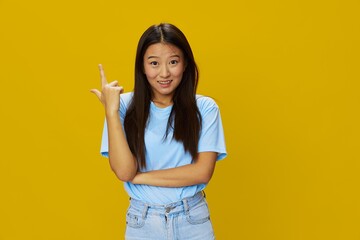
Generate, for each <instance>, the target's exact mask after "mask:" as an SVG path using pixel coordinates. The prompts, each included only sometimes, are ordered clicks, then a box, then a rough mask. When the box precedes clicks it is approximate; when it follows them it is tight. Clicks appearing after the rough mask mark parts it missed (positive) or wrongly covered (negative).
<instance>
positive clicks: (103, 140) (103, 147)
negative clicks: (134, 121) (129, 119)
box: [100, 95, 127, 157]
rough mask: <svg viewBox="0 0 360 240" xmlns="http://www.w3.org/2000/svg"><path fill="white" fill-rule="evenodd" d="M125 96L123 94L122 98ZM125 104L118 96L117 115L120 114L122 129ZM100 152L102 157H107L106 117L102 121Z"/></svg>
mask: <svg viewBox="0 0 360 240" xmlns="http://www.w3.org/2000/svg"><path fill="white" fill-rule="evenodd" d="M125 97H126V95H124V98H125ZM126 105H127V104H126V103H125V101H124V100H123V98H120V109H119V115H120V121H121V125H122V127H123V129H124V119H125V115H126V110H127V106H126ZM100 154H101V155H102V156H103V157H109V138H108V129H107V123H106V119H105V121H104V128H103V132H102V138H101V147H100Z"/></svg>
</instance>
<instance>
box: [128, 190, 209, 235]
mask: <svg viewBox="0 0 360 240" xmlns="http://www.w3.org/2000/svg"><path fill="white" fill-rule="evenodd" d="M125 239H126V240H143V239H154V240H210V239H215V236H214V231H213V228H212V224H211V221H210V214H209V209H208V206H207V203H206V200H205V198H204V196H203V195H202V193H201V192H199V193H197V194H196V195H195V196H193V197H190V198H185V199H183V200H182V201H179V202H175V203H171V204H168V205H151V204H150V205H149V204H146V203H143V202H141V201H139V200H135V199H131V200H130V207H129V209H128V211H127V214H126V233H125Z"/></svg>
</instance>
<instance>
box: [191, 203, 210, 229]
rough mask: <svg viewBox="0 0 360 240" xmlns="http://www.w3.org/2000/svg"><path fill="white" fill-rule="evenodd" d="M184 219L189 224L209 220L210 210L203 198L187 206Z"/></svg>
mask: <svg viewBox="0 0 360 240" xmlns="http://www.w3.org/2000/svg"><path fill="white" fill-rule="evenodd" d="M186 220H187V221H188V222H189V223H190V224H202V223H205V222H207V221H209V220H210V212H209V208H208V205H207V203H206V201H205V200H202V201H201V202H200V203H198V204H196V205H195V206H193V207H191V208H189V211H188V212H187V213H186Z"/></svg>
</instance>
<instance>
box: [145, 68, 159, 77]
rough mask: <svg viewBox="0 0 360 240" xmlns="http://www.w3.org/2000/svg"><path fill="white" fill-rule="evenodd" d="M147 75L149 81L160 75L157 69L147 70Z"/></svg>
mask: <svg viewBox="0 0 360 240" xmlns="http://www.w3.org/2000/svg"><path fill="white" fill-rule="evenodd" d="M145 75H146V78H147V79H148V80H150V79H152V78H155V77H156V76H157V75H158V73H157V71H156V70H155V69H151V68H145Z"/></svg>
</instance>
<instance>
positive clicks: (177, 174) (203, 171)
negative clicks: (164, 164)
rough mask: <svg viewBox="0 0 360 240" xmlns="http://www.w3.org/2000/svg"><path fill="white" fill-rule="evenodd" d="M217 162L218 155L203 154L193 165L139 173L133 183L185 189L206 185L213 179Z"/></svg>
mask: <svg viewBox="0 0 360 240" xmlns="http://www.w3.org/2000/svg"><path fill="white" fill-rule="evenodd" d="M204 155H205V159H204ZM215 162H216V153H203V155H202V158H201V159H198V160H197V161H196V162H195V163H193V164H188V165H185V166H181V167H176V168H169V169H163V170H155V171H150V172H144V173H138V174H137V175H136V176H135V178H134V179H133V180H132V183H134V184H146V185H152V186H159V187H184V186H192V185H196V184H206V183H208V182H209V181H210V179H211V177H212V174H213V172H214V168H215Z"/></svg>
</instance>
